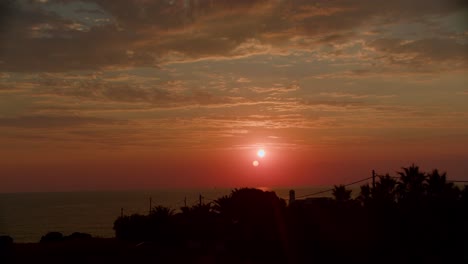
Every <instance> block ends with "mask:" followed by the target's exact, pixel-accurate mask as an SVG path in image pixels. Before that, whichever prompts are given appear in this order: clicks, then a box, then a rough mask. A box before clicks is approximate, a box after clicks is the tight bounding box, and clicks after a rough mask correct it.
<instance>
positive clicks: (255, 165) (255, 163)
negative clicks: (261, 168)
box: [252, 160, 260, 167]
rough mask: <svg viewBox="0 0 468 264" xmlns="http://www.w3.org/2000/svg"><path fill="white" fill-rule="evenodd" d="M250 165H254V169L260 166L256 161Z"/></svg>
mask: <svg viewBox="0 0 468 264" xmlns="http://www.w3.org/2000/svg"><path fill="white" fill-rule="evenodd" d="M252 165H254V167H257V166H258V165H260V163H259V162H258V161H257V160H254V161H253V162H252Z"/></svg>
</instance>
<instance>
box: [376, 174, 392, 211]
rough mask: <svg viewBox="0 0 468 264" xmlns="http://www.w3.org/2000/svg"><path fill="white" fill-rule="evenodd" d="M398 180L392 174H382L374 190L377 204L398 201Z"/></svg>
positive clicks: (389, 203) (388, 203) (390, 203)
mask: <svg viewBox="0 0 468 264" xmlns="http://www.w3.org/2000/svg"><path fill="white" fill-rule="evenodd" d="M396 194H397V181H396V180H395V179H393V178H392V177H391V176H390V175H388V174H386V175H385V176H380V177H379V179H378V181H377V182H376V183H375V188H374V189H373V190H372V198H373V199H374V201H375V202H376V203H377V204H381V205H382V204H385V205H392V204H394V203H395V201H396Z"/></svg>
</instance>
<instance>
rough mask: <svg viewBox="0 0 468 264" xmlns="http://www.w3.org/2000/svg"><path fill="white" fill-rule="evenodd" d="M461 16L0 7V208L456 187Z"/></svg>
mask: <svg viewBox="0 0 468 264" xmlns="http://www.w3.org/2000/svg"><path fill="white" fill-rule="evenodd" d="M467 3H468V2H467V1H460V0H412V1H407V0H397V1H378V0H359V1H351V0H330V1H325V0H320V1H319V0H316V1H313V0H310V1H309V0H307V1H306V0H237V1H234V0H232V1H231V0H160V1H148V0H125V1H124V0H82V1H76V0H16V1H13V0H6V1H2V2H1V3H0V182H1V184H0V192H15V191H68V190H103V189H141V188H165V187H236V186H253V187H255V186H306V185H307V186H310V185H328V184H339V183H347V182H350V181H353V180H356V179H360V178H365V177H368V176H369V175H370V171H371V170H372V169H376V170H377V171H378V172H380V173H387V172H389V173H390V174H394V172H395V171H396V170H399V169H400V168H401V167H402V166H408V165H410V164H411V163H413V162H414V163H416V164H418V165H420V166H421V167H422V169H423V170H425V171H430V170H432V169H434V168H438V169H440V170H442V171H447V173H448V178H449V179H462V180H468V175H467V172H468V163H467V161H468V103H467V102H468V85H467V84H468V74H467V73H468V4H467ZM262 148H263V149H264V150H265V156H264V157H263V158H261V159H260V158H259V156H257V152H258V150H259V149H262ZM254 160H258V166H252V164H253V161H254Z"/></svg>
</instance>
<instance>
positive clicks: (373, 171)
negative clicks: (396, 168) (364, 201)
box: [372, 170, 375, 189]
mask: <svg viewBox="0 0 468 264" xmlns="http://www.w3.org/2000/svg"><path fill="white" fill-rule="evenodd" d="M372 189H375V170H372Z"/></svg>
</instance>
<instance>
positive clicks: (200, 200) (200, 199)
mask: <svg viewBox="0 0 468 264" xmlns="http://www.w3.org/2000/svg"><path fill="white" fill-rule="evenodd" d="M202 198H203V197H202V196H201V194H200V196H199V205H200V207H201V205H202Z"/></svg>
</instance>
